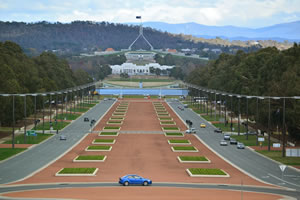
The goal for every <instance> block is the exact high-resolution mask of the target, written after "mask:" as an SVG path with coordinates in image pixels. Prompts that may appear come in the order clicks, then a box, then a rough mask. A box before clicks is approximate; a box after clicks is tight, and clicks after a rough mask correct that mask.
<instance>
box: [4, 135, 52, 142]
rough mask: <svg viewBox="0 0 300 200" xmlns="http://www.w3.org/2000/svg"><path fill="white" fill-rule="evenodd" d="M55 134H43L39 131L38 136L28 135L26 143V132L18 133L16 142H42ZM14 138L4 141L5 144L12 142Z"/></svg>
mask: <svg viewBox="0 0 300 200" xmlns="http://www.w3.org/2000/svg"><path fill="white" fill-rule="evenodd" d="M52 135H53V134H42V133H37V136H26V143H24V134H21V135H18V136H16V137H15V143H16V144H39V143H40V142H42V141H44V140H46V139H48V138H49V137H51V136H52ZM11 143H12V140H8V141H6V142H4V144H11Z"/></svg>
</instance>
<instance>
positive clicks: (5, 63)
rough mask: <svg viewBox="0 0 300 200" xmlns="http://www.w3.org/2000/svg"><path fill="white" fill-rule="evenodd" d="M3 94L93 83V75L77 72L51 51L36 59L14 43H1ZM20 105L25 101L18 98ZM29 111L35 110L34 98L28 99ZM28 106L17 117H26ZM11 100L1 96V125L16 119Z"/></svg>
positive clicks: (47, 90) (58, 88) (1, 86)
mask: <svg viewBox="0 0 300 200" xmlns="http://www.w3.org/2000/svg"><path fill="white" fill-rule="evenodd" d="M0 71H1V73H0V93H4V94H20V93H21V94H22V93H42V92H50V91H56V90H61V89H65V88H70V87H74V86H76V85H82V84H86V83H89V82H92V78H91V77H90V76H89V75H88V73H86V72H85V71H83V70H77V71H75V72H73V71H72V70H71V69H70V67H69V65H68V63H67V61H66V60H62V59H59V58H57V57H56V56H55V55H54V54H51V53H42V54H41V55H40V56H37V57H35V58H29V57H28V56H26V55H25V54H24V53H23V51H22V49H21V47H20V46H19V45H17V44H15V43H13V42H4V43H1V42H0ZM16 101H17V103H16V105H18V106H19V108H22V107H23V106H24V105H23V100H22V99H20V98H17V99H16ZM27 105H28V107H31V109H28V113H27V114H31V113H32V110H33V103H32V99H28V102H27ZM23 110H24V109H16V111H17V112H16V119H17V120H18V119H21V118H22V117H23ZM9 113H11V99H9V98H7V97H1V98H0V125H1V124H2V125H10V123H11V122H12V120H11V115H8V114H9Z"/></svg>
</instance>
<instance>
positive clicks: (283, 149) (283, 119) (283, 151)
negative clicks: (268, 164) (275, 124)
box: [282, 97, 286, 157]
mask: <svg viewBox="0 0 300 200" xmlns="http://www.w3.org/2000/svg"><path fill="white" fill-rule="evenodd" d="M285 132H286V127H285V97H283V117H282V157H285V146H286V142H285V136H286V134H285Z"/></svg>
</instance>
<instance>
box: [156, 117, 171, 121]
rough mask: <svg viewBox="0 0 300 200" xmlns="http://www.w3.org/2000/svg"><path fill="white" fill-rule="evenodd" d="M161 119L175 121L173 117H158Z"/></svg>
mask: <svg viewBox="0 0 300 200" xmlns="http://www.w3.org/2000/svg"><path fill="white" fill-rule="evenodd" d="M158 119H159V120H160V121H173V118H172V117H159V118H158Z"/></svg>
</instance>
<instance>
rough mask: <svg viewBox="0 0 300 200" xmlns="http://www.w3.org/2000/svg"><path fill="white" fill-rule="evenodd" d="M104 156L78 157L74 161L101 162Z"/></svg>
mask: <svg viewBox="0 0 300 200" xmlns="http://www.w3.org/2000/svg"><path fill="white" fill-rule="evenodd" d="M104 157H105V156H103V155H86V156H78V157H77V158H76V160H103V159H104Z"/></svg>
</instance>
